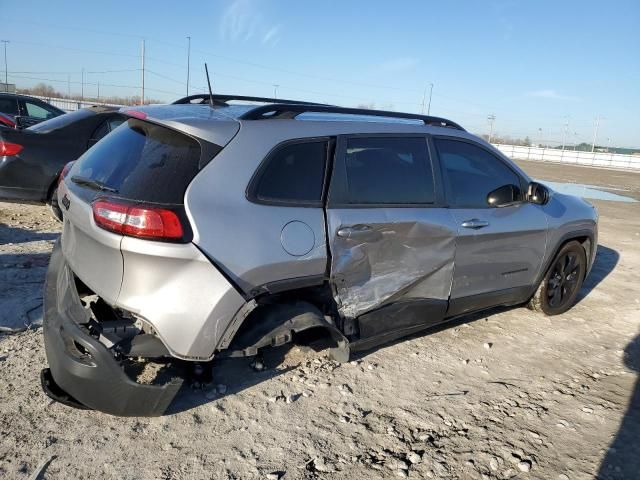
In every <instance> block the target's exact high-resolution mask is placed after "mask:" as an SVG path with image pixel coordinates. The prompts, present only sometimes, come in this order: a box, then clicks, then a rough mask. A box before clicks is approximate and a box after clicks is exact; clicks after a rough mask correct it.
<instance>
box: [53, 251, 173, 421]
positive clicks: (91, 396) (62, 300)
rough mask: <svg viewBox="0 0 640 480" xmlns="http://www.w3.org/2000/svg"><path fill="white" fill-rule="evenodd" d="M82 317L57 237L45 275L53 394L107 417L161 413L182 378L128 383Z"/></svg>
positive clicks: (82, 309)
mask: <svg viewBox="0 0 640 480" xmlns="http://www.w3.org/2000/svg"><path fill="white" fill-rule="evenodd" d="M86 315H87V314H86V310H85V309H84V308H83V307H82V304H81V302H80V299H79V297H78V293H77V291H76V288H75V284H74V282H73V281H72V274H71V272H70V270H69V268H68V267H67V264H66V263H65V261H64V257H63V255H62V249H61V247H60V240H58V241H57V242H56V244H55V246H54V248H53V252H52V254H51V261H50V263H49V269H48V271H47V276H46V279H45V295H44V324H43V335H44V344H45V350H46V355H47V361H48V363H49V368H50V370H51V372H50V373H51V378H52V379H53V383H55V386H56V388H55V392H54V393H55V395H54V398H55V396H58V397H59V398H61V399H63V398H67V400H69V402H74V403H78V404H81V405H84V406H86V407H89V408H92V409H94V410H99V411H102V412H105V413H109V414H111V415H120V416H157V415H162V414H163V413H164V412H165V411H166V410H167V408H168V407H169V405H170V404H171V402H172V401H173V399H174V397H175V396H176V394H177V393H178V390H179V389H180V387H181V386H182V379H181V378H174V379H173V380H172V381H171V382H169V383H166V384H164V385H147V384H140V383H137V382H135V381H133V380H132V379H131V378H129V377H128V376H127V374H126V373H125V372H124V370H123V369H122V366H121V365H120V363H119V362H118V361H117V360H116V359H115V357H114V356H113V353H112V352H111V351H109V350H108V349H107V348H106V347H105V346H104V345H103V344H101V343H100V342H99V341H98V340H96V339H95V338H93V337H92V336H91V335H89V333H88V332H87V331H86V330H85V329H84V328H82V327H81V324H82V322H83V321H84V320H86V319H85V318H83V316H86ZM78 346H80V347H81V350H78ZM43 387H44V388H45V391H46V392H48V394H49V393H51V391H52V390H53V389H52V388H51V386H50V384H49V385H47V384H46V383H45V384H43ZM48 387H49V388H48ZM61 392H63V393H64V394H65V395H62V394H61ZM69 402H65V403H66V404H69Z"/></svg>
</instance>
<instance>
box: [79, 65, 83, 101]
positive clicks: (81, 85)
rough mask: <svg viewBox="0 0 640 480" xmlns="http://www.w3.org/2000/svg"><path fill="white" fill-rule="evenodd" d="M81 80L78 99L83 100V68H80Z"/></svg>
mask: <svg viewBox="0 0 640 480" xmlns="http://www.w3.org/2000/svg"><path fill="white" fill-rule="evenodd" d="M81 75H82V80H81V82H80V101H81V102H84V68H83V69H82V73H81Z"/></svg>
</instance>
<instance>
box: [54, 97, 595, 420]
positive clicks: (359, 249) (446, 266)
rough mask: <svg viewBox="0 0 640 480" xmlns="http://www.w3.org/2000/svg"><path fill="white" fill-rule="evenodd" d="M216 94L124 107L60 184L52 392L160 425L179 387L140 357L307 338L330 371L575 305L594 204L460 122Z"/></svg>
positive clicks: (197, 367)
mask: <svg viewBox="0 0 640 480" xmlns="http://www.w3.org/2000/svg"><path fill="white" fill-rule="evenodd" d="M203 98H204V97H203ZM214 100H215V101H213V102H211V103H212V105H206V104H205V105H196V104H183V105H171V106H155V107H146V108H141V109H139V110H135V111H134V110H130V111H129V112H128V114H129V115H130V117H131V118H130V119H129V120H128V121H127V122H125V124H123V125H122V126H120V127H119V128H118V129H116V130H115V131H114V132H112V133H111V134H109V135H108V136H107V137H105V138H104V139H103V140H101V141H100V142H98V143H97V144H96V145H95V146H94V147H93V148H91V149H90V150H89V151H88V152H87V153H85V154H84V155H83V156H82V157H81V158H80V159H79V160H78V161H77V162H76V163H75V164H74V165H73V167H72V168H71V170H70V171H69V172H68V173H67V174H66V176H65V178H64V179H63V181H62V183H61V184H60V187H59V193H58V198H59V201H60V204H61V205H63V206H64V209H63V212H64V230H63V234H62V238H61V242H60V243H59V244H58V245H57V246H56V248H55V250H54V253H53V256H52V260H51V264H50V267H49V273H48V277H47V284H46V298H45V310H46V312H45V327H44V332H45V345H46V350H47V358H48V361H49V364H50V370H47V371H45V372H44V373H43V385H44V386H45V390H47V391H48V392H49V394H50V395H52V396H53V397H54V398H56V399H58V400H62V401H65V402H67V403H70V404H75V405H83V406H87V407H90V408H94V409H98V410H102V411H105V412H108V413H112V414H117V415H158V414H162V413H163V412H164V411H165V410H166V408H167V407H168V405H169V404H170V402H171V401H172V399H173V397H174V396H175V394H176V392H177V390H178V388H179V387H180V384H181V380H180V379H179V378H180V377H176V376H175V375H168V376H166V377H167V378H168V380H166V381H160V377H161V376H159V377H158V379H156V380H154V381H153V382H151V383H144V382H142V380H141V378H140V377H139V372H140V371H142V370H143V369H144V367H145V366H146V365H148V364H149V363H153V364H159V365H161V366H164V367H165V369H168V368H169V366H171V368H175V367H176V365H180V366H182V367H185V366H186V367H187V368H188V370H189V371H190V372H191V374H192V375H196V376H198V375H201V374H202V372H206V371H207V370H208V367H209V366H210V363H209V362H211V361H212V360H213V359H215V358H218V357H222V356H252V355H256V354H259V352H260V349H261V348H263V347H266V346H273V345H281V344H284V343H287V342H290V341H295V340H296V339H297V338H302V337H304V338H306V339H308V338H309V337H310V336H313V337H314V338H318V337H319V336H324V337H326V339H327V340H328V341H329V342H330V343H331V353H332V354H333V356H334V358H336V359H338V360H340V361H346V360H347V359H348V358H349V354H350V352H351V351H355V350H361V349H366V348H371V347H373V346H375V345H378V344H380V343H383V342H388V341H390V340H393V339H396V338H399V337H402V336H405V335H408V334H411V333H414V332H417V331H420V330H422V329H425V328H428V327H430V326H433V325H436V324H439V323H441V322H445V321H447V320H450V319H453V318H457V317H459V316H461V315H464V314H467V313H469V312H475V311H478V310H482V309H485V308H488V307H494V306H499V305H506V306H509V305H521V304H526V303H529V304H530V305H531V306H532V307H534V308H536V309H539V310H541V311H542V312H544V313H546V314H548V315H555V314H559V313H562V312H564V311H565V310H567V309H568V308H570V307H571V306H572V305H573V303H574V302H575V299H576V296H577V294H578V291H579V289H580V286H581V284H582V282H583V280H584V278H585V276H586V275H587V274H588V272H589V270H590V268H591V265H592V263H593V260H594V257H595V253H596V245H597V214H596V211H595V209H594V208H593V207H592V206H591V205H590V204H588V203H586V202H585V201H583V200H581V199H579V198H576V197H572V196H567V195H562V194H559V193H556V192H553V191H550V190H549V189H548V188H546V187H545V186H543V185H541V184H539V183H536V182H534V181H532V180H531V179H530V178H529V177H528V176H527V174H526V173H525V172H523V171H522V170H521V169H520V168H518V166H517V165H515V164H514V163H513V162H511V161H510V160H509V159H508V158H506V157H504V155H502V154H501V153H500V152H499V151H497V150H496V149H495V148H493V147H492V146H491V145H489V144H487V143H486V142H484V141H482V140H481V139H479V138H477V137H476V136H474V135H471V134H470V133H468V132H466V131H465V130H464V129H463V128H462V127H460V126H459V125H457V124H456V123H454V122H451V121H450V120H446V119H442V118H435V117H425V116H420V115H412V114H401V113H397V112H380V111H370V110H356V109H345V108H338V107H332V106H322V105H311V104H303V103H296V102H284V101H281V100H280V101H275V100H273V101H272V102H271V103H269V102H267V103H266V104H264V105H260V106H257V105H249V104H243V105H233V104H232V102H231V101H232V100H233V97H226V96H218V97H215V98H214ZM245 100H246V98H245ZM262 100H264V99H262ZM303 332H304V334H303ZM312 333H313V334H314V335H311V334H312ZM132 365H135V366H136V368H131V366H132ZM136 372H138V373H136ZM203 375H206V374H203Z"/></svg>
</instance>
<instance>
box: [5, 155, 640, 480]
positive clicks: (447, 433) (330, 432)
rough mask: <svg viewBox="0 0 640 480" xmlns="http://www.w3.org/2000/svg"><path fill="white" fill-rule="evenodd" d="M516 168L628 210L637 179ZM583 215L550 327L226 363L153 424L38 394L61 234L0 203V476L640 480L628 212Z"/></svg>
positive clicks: (492, 323) (504, 314) (639, 220)
mask: <svg viewBox="0 0 640 480" xmlns="http://www.w3.org/2000/svg"><path fill="white" fill-rule="evenodd" d="M521 164H522V166H523V167H524V168H525V170H527V171H528V172H529V173H530V174H532V175H533V176H534V177H536V178H538V179H546V180H554V181H573V182H581V183H588V184H592V185H602V186H604V187H609V188H616V189H622V191H619V190H616V193H621V194H623V195H628V196H631V197H634V198H636V199H638V200H640V173H629V172H616V171H610V170H600V169H592V168H586V167H571V166H559V165H549V164H542V163H525V162H521ZM594 203H595V204H596V205H597V207H598V210H599V212H600V238H599V243H600V245H599V250H598V256H597V259H596V263H595V266H594V269H593V272H592V273H591V276H590V277H589V278H588V279H587V281H586V284H585V286H584V287H583V290H582V292H581V299H580V301H579V303H578V304H577V305H576V306H575V307H574V308H573V309H571V310H569V311H568V312H567V313H565V314H563V315H561V316H558V317H554V318H546V317H544V316H542V315H540V314H536V313H533V312H531V311H529V310H527V309H525V308H514V309H509V310H502V311H492V312H489V313H487V314H485V315H480V316H475V317H473V318H469V319H467V320H466V321H462V322H457V323H455V324H453V325H449V326H448V327H446V328H441V329H439V330H437V331H432V332H428V333H426V334H423V335H420V336H416V337H413V338H410V339H408V340H404V341H401V342H397V343H395V344H392V345H388V346H385V347H383V348H379V349H377V350H375V351H372V352H367V353H365V354H362V355H358V356H356V357H355V358H354V359H353V361H352V362H351V363H347V364H344V365H338V364H335V363H333V362H331V361H329V360H327V359H326V358H325V357H324V356H323V355H322V354H321V353H306V352H303V351H301V350H300V349H298V348H297V347H294V348H292V349H290V350H288V351H282V350H280V351H274V352H271V353H270V355H268V356H267V358H266V362H265V363H266V366H267V368H266V369H265V370H264V371H261V372H256V371H254V370H253V369H252V368H251V367H250V364H249V362H248V361H246V360H241V361H237V360H235V361H231V360H225V361H221V362H219V363H218V364H217V366H216V368H215V380H214V385H215V386H217V387H214V388H213V389H211V388H210V389H208V390H205V391H202V390H197V391H196V390H190V389H187V390H186V391H184V392H183V393H181V394H180V397H179V399H178V401H177V404H176V407H175V412H176V413H173V414H170V415H166V416H163V417H160V418H117V417H112V416H109V415H105V414H101V413H96V412H92V411H81V410H74V409H71V408H68V407H65V406H63V405H60V404H57V403H54V402H52V401H50V400H49V399H48V398H47V397H46V396H45V395H44V393H43V392H42V391H41V389H40V385H39V373H40V370H41V369H42V368H43V367H45V366H46V360H45V355H44V348H43V344H42V332H41V329H39V328H34V326H36V325H37V324H38V322H39V319H40V318H41V314H42V306H41V305H42V298H41V291H42V280H43V278H44V273H45V270H46V265H47V262H48V255H49V252H50V250H51V246H52V244H53V242H54V241H55V238H56V237H57V234H58V232H59V224H58V223H56V222H55V221H53V220H52V219H51V217H50V215H49V212H48V210H47V209H46V208H45V207H35V206H25V205H12V204H4V203H0V267H1V269H0V327H1V328H2V330H3V331H4V334H0V478H8V479H13V478H30V477H31V476H32V475H34V474H36V475H37V474H38V472H41V473H40V475H39V476H38V478H45V479H59V478H64V479H83V478H101V479H102V478H104V479H208V478H215V479H217V478H242V479H244V478H271V479H277V478H284V479H298V478H305V479H306V478H309V479H311V478H328V479H338V478H367V479H378V478H388V477H395V476H399V477H405V476H408V477H409V478H463V479H466V478H473V479H476V478H477V479H494V478H495V479H506V478H519V479H526V478H535V479H559V480H567V479H571V480H575V479H587V478H595V477H599V478H602V479H605V478H616V479H618V478H620V479H622V478H626V479H638V478H640V384H639V382H638V375H639V372H640V336H639V325H640V322H639V320H640V281H639V280H640V276H639V274H638V269H639V268H640V248H639V245H640V203H619V202H610V201H594ZM25 324H31V325H32V328H30V329H28V330H26V331H23V332H18V333H11V334H9V333H8V330H9V329H16V328H20V327H24V325H25ZM216 388H217V393H216ZM32 478H35V477H32Z"/></svg>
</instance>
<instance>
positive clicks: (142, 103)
mask: <svg viewBox="0 0 640 480" xmlns="http://www.w3.org/2000/svg"><path fill="white" fill-rule="evenodd" d="M140 105H144V39H143V40H142V98H141V99H140Z"/></svg>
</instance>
